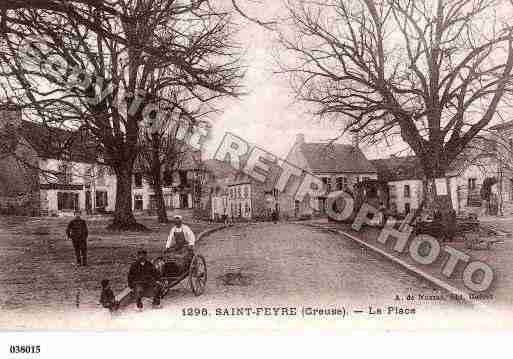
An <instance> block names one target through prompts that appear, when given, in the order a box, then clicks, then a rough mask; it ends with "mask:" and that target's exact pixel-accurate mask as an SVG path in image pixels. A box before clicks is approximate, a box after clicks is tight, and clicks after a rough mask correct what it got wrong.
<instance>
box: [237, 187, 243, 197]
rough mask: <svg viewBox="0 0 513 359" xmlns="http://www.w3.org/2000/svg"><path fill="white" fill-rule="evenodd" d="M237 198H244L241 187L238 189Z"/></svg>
mask: <svg viewBox="0 0 513 359" xmlns="http://www.w3.org/2000/svg"><path fill="white" fill-rule="evenodd" d="M237 198H242V193H241V190H240V187H239V188H237Z"/></svg>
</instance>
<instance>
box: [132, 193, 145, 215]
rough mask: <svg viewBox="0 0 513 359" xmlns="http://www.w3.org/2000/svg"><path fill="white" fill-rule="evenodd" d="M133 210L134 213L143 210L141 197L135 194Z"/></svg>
mask: <svg viewBox="0 0 513 359" xmlns="http://www.w3.org/2000/svg"><path fill="white" fill-rule="evenodd" d="M134 209H135V210H136V211H142V210H143V197H142V195H140V194H136V195H135V196H134Z"/></svg>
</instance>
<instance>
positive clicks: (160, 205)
mask: <svg viewBox="0 0 513 359" xmlns="http://www.w3.org/2000/svg"><path fill="white" fill-rule="evenodd" d="M153 191H154V192H155V198H156V201H157V216H158V221H159V223H167V222H169V220H168V218H167V212H166V204H165V202H164V193H163V191H162V183H161V182H160V171H159V175H157V176H153Z"/></svg>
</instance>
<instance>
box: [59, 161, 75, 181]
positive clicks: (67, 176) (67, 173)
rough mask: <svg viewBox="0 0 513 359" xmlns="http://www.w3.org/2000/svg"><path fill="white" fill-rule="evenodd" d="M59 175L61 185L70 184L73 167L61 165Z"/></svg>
mask: <svg viewBox="0 0 513 359" xmlns="http://www.w3.org/2000/svg"><path fill="white" fill-rule="evenodd" d="M57 171H58V172H59V173H58V175H57V179H58V181H59V183H61V184H70V183H71V182H72V179H73V178H72V173H71V166H70V165H68V164H66V163H62V164H60V165H59V168H58V170H57Z"/></svg>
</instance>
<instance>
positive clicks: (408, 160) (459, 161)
mask: <svg viewBox="0 0 513 359" xmlns="http://www.w3.org/2000/svg"><path fill="white" fill-rule="evenodd" d="M476 159H478V158H477V157H476V158H472V159H470V158H467V156H466V155H465V153H462V155H461V156H458V157H457V158H456V159H455V160H454V161H453V162H452V163H451V165H450V166H449V168H448V169H447V172H446V175H447V176H456V175H458V173H459V172H460V171H461V169H463V168H466V167H468V166H469V165H471V164H472V163H473V162H475V160H476ZM371 162H372V164H373V165H374V166H375V167H376V168H377V170H378V180H379V181H383V182H391V181H405V180H415V179H418V180H421V179H423V178H424V170H423V169H422V166H421V164H420V160H419V159H418V158H417V157H416V156H405V157H396V156H391V157H390V158H380V159H376V160H371Z"/></svg>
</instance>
